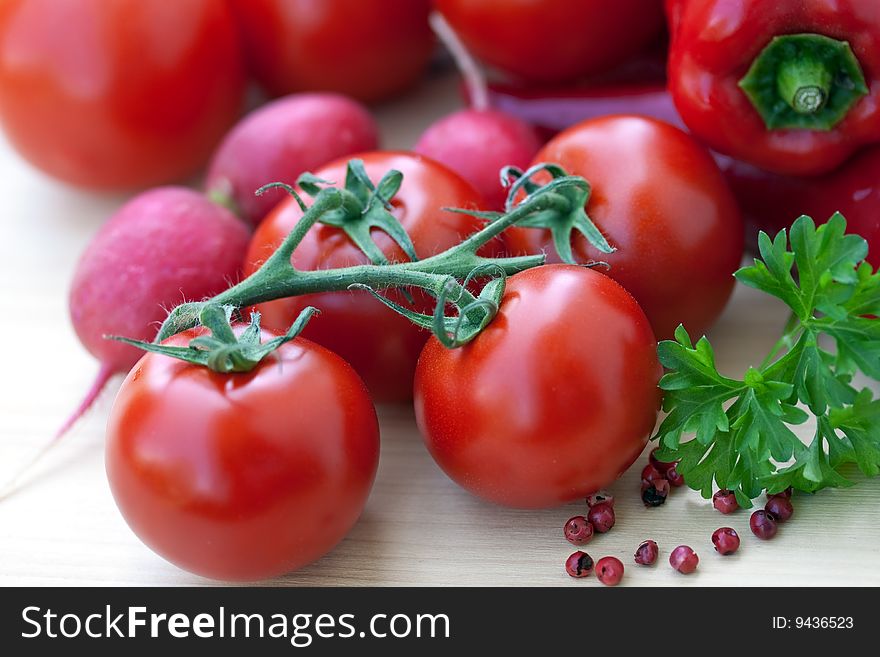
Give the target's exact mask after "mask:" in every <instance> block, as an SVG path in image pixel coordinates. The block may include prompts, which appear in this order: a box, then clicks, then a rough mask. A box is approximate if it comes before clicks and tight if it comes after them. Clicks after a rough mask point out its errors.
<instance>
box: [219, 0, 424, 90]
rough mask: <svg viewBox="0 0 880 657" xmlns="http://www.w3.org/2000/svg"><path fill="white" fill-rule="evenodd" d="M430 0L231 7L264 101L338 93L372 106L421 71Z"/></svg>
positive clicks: (300, 0)
mask: <svg viewBox="0 0 880 657" xmlns="http://www.w3.org/2000/svg"><path fill="white" fill-rule="evenodd" d="M430 7H431V3H430V0H369V2H365V1H364V0H321V1H320V2H315V1H314V0H234V1H233V8H234V9H235V11H236V13H237V14H238V18H239V23H240V25H241V29H242V33H243V35H244V40H245V46H246V48H247V54H248V60H249V63H250V67H251V70H252V72H253V74H254V75H255V76H256V78H257V80H259V81H260V83H261V84H262V85H263V86H264V87H265V88H266V90H267V91H269V93H271V94H273V95H276V96H280V95H283V94H289V93H293V92H296V91H336V92H339V93H343V94H346V95H348V96H352V97H353V98H357V99H359V100H363V101H367V102H372V101H377V100H383V99H386V98H389V97H392V96H394V95H395V94H396V93H398V92H399V91H401V90H403V89H405V88H406V87H408V86H410V85H411V84H413V83H414V82H415V81H416V80H418V79H419V77H420V76H421V75H422V73H423V72H424V70H425V67H426V66H427V64H428V60H429V59H430V57H431V52H432V50H433V44H434V38H433V35H432V34H431V30H430V28H429V27H428V12H429V11H430Z"/></svg>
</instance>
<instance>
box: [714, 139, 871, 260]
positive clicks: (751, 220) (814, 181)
mask: <svg viewBox="0 0 880 657" xmlns="http://www.w3.org/2000/svg"><path fill="white" fill-rule="evenodd" d="M719 164H720V165H721V167H722V169H723V170H724V174H725V176H726V177H727V182H728V183H729V184H730V187H731V189H732V190H733V193H734V195H735V196H736V198H737V200H738V201H739V204H740V208H741V210H742V212H743V217H744V219H745V221H746V225H747V226H748V229H749V230H748V232H747V234H748V235H750V236H752V237H753V239H754V236H756V235H757V229H761V230H764V231H766V232H768V233H770V235H775V234H776V233H777V232H778V231H779V230H781V229H782V228H786V227H788V226H790V225H791V224H792V222H793V221H794V220H795V219H796V218H797V217H798V216H800V215H802V214H806V215H809V216H811V217H812V218H813V219H815V220H816V222H817V223H818V222H823V221H826V220H827V219H828V218H829V217H830V216H831V215H832V214H834V213H835V212H840V213H841V214H842V215H843V216H844V217H846V220H847V231H848V232H853V233H858V234H859V235H861V236H862V237H864V238H865V239H866V240H868V261H869V262H870V263H871V264H872V265H874V266H875V267H878V266H880V146H872V147H870V148H867V149H865V150H864V151H862V152H861V153H859V154H858V155H856V156H855V157H853V158H851V159H850V160H849V161H848V162H846V164H844V165H843V166H842V167H840V168H839V169H836V170H835V171H834V172H832V173H830V174H826V175H823V176H813V177H809V178H794V177H791V176H783V175H779V174H774V173H768V172H766V171H762V170H760V169H757V168H755V167H753V166H750V165H748V164H744V163H742V162H736V161H735V160H732V159H730V158H719ZM752 246H753V247H754V244H753V245H752Z"/></svg>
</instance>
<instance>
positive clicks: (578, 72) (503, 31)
mask: <svg viewBox="0 0 880 657" xmlns="http://www.w3.org/2000/svg"><path fill="white" fill-rule="evenodd" d="M435 4H436V6H437V9H439V10H440V12H441V13H442V14H443V16H444V17H445V18H446V20H447V21H448V22H449V24H450V25H451V26H452V27H453V29H455V31H456V32H457V33H458V35H459V37H461V39H462V41H464V43H465V45H466V46H467V47H468V48H469V49H470V50H471V52H473V53H474V55H476V56H477V57H478V58H479V59H481V60H483V61H484V62H486V63H487V64H490V65H492V66H495V67H497V68H499V69H501V70H502V71H505V72H507V73H510V74H511V75H513V76H514V77H517V78H520V79H521V80H523V81H525V82H536V83H555V82H567V81H571V80H575V79H577V78H580V77H583V76H585V75H590V74H595V73H601V72H603V71H605V70H606V69H608V68H609V67H612V66H614V65H615V64H619V63H621V62H622V61H623V60H625V59H626V58H628V57H630V56H631V55H635V54H636V53H638V52H639V51H640V50H642V49H644V48H645V47H647V46H649V45H651V43H652V42H653V41H655V40H656V39H657V38H658V37H659V35H660V33H661V31H662V29H663V2H662V0H435Z"/></svg>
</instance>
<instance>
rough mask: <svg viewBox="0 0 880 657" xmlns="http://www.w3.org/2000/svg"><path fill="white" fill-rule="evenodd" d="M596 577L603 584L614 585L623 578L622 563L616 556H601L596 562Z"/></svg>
mask: <svg viewBox="0 0 880 657" xmlns="http://www.w3.org/2000/svg"><path fill="white" fill-rule="evenodd" d="M596 577H598V578H599V581H600V582H602V583H603V584H604V585H605V586H616V585H617V584H619V583H620V580H621V579H623V563H622V562H621V561H620V559H618V558H617V557H602V558H601V559H599V561H597V562H596Z"/></svg>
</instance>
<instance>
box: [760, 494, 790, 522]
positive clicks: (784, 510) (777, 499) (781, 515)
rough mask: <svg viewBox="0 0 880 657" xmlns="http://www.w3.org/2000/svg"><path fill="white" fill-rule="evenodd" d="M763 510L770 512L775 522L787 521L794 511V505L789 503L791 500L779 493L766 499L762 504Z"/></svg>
mask: <svg viewBox="0 0 880 657" xmlns="http://www.w3.org/2000/svg"><path fill="white" fill-rule="evenodd" d="M764 510H766V511H767V512H768V513H772V514H773V515H774V517H775V518H776V521H777V522H786V521H788V519H789V518H791V516H792V514H793V513H794V507H793V506H792V504H791V500H789V499H788V498H786V497H782V496H781V495H775V496H774V497H771V498H770V499H769V500H767V504H766V505H764Z"/></svg>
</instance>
